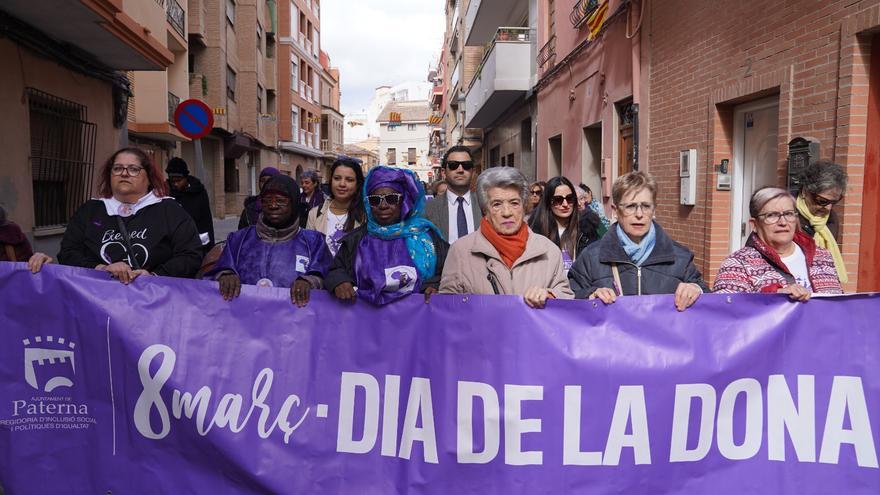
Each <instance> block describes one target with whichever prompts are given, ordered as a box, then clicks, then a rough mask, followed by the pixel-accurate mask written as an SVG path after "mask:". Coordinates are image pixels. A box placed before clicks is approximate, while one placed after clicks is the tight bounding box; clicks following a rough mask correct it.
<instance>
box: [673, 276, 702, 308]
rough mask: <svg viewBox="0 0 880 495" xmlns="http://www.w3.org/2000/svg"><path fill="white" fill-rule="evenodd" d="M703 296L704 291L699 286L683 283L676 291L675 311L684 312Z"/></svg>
mask: <svg viewBox="0 0 880 495" xmlns="http://www.w3.org/2000/svg"><path fill="white" fill-rule="evenodd" d="M701 295H703V289H701V288H700V286H699V285H697V284H688V283H685V282H682V283H680V284H678V288H676V289H675V309H677V310H679V311H684V310H686V309H688V308H689V307H691V306H693V305H694V303H695V302H697V299H699V298H700V296H701Z"/></svg>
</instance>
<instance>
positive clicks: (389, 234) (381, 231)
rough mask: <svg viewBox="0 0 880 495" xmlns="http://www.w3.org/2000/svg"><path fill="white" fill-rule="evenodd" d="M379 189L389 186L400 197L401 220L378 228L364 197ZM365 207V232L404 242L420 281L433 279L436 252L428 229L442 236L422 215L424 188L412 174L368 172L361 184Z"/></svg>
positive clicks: (385, 169)
mask: <svg viewBox="0 0 880 495" xmlns="http://www.w3.org/2000/svg"><path fill="white" fill-rule="evenodd" d="M380 187H390V188H392V189H394V190H395V191H398V192H399V193H401V194H403V199H402V201H401V205H400V219H401V221H400V222H398V223H395V224H391V225H384V226H383V225H379V224H378V223H376V220H375V219H374V218H373V212H372V208H370V207H369V205H368V203H367V196H368V195H369V194H370V193H371V192H372V191H375V190H376V189H378V188H380ZM363 194H364V204H365V205H367V208H366V210H367V232H368V233H369V235H372V236H375V237H378V238H380V239H384V240H394V239H404V240H406V248H407V251H408V252H409V255H410V258H412V261H413V263H414V264H415V267H416V270H417V271H418V272H419V275H420V276H421V278H422V279H423V280H425V279H428V278H431V277H432V276H434V270H435V269H436V268H437V253H436V252H435V251H434V241H433V239H432V238H431V230H433V231H434V232H436V233H437V236H438V237H440V238H441V239H442V238H443V235H442V234H440V231H439V230H438V229H437V227H435V226H434V224H433V223H431V222H429V221H428V220H427V219H425V217H424V216H423V214H424V211H425V189H424V188H423V187H422V183H421V182H419V179H418V177H416V174H415V172H413V171H411V170H406V169H402V168H394V167H386V166H378V167H373V168H372V169H370V172H369V173H368V174H367V178H366V180H365V181H364V190H363Z"/></svg>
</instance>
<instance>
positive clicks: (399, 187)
mask: <svg viewBox="0 0 880 495" xmlns="http://www.w3.org/2000/svg"><path fill="white" fill-rule="evenodd" d="M370 172H371V173H370V174H369V176H368V177H367V183H366V191H367V194H372V193H373V191H375V190H376V189H379V188H380V187H390V188H391V189H394V190H395V191H397V192H399V193H400V194H403V202H401V204H400V219H401V220H405V219H406V217H407V216H409V213H410V211H412V208H413V205H414V204H415V203H416V200H417V199H418V198H419V197H420V196H421V195H423V194H424V192H423V191H422V190H420V188H419V187H417V186H416V184H417V183H416V181H415V180H414V179H413V178H412V177H411V176H410V175H409V174H406V173H404V172H403V170H401V169H394V168H390V167H381V168H380V167H376V168H374V169H373V170H371V171H370ZM366 203H367V202H366V198H365V199H364V204H366Z"/></svg>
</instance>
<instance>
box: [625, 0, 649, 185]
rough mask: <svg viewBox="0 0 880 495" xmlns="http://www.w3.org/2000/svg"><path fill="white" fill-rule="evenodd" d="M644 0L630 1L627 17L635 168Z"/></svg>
mask: <svg viewBox="0 0 880 495" xmlns="http://www.w3.org/2000/svg"><path fill="white" fill-rule="evenodd" d="M643 2H647V0H641V1H639V2H630V4H629V9H630V10H629V12H628V13H627V17H626V37H627V38H628V39H629V40H630V50H631V57H630V59H631V61H632V92H633V170H639V103H640V100H641V79H642V53H641V44H642V35H641V27H642V12H643V8H644V5H643Z"/></svg>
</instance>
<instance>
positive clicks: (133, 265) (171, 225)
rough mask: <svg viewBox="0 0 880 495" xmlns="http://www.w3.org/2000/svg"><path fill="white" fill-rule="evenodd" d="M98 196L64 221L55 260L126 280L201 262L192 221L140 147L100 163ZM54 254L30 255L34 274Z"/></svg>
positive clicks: (189, 270) (181, 271) (186, 273)
mask: <svg viewBox="0 0 880 495" xmlns="http://www.w3.org/2000/svg"><path fill="white" fill-rule="evenodd" d="M100 177H101V183H100V185H99V193H100V194H101V198H100V199H92V200H89V201H87V202H86V203H85V204H83V205H82V206H80V208H79V209H78V210H77V211H76V213H74V215H73V218H71V219H70V222H68V224H67V230H66V231H65V232H64V238H63V239H62V240H61V251H60V252H59V253H58V262H59V263H61V264H62V265H69V266H79V267H83V268H94V269H96V270H102V271H106V272H107V273H109V274H110V276H111V277H113V278H115V279H117V280H119V281H120V282H122V283H123V284H128V283H130V282H131V281H133V280H134V279H136V278H137V277H139V276H141V275H164V276H169V277H186V278H189V277H192V276H193V275H195V273H196V271H198V269H199V265H200V264H201V261H202V243H201V241H200V240H199V233H198V230H197V229H196V224H195V222H193V219H192V218H191V217H190V216H189V214H187V213H186V211H184V209H183V208H182V207H181V206H180V204H178V203H177V201H175V200H174V199H173V198H170V197H166V196H165V193H166V187H167V186H166V182H165V178H164V177H163V176H162V170H161V169H160V168H159V167H156V166H155V165H154V164H153V162H152V161H151V160H150V157H149V156H147V154H146V153H144V152H143V151H141V150H140V149H138V148H123V149H121V150H119V151H117V152H116V153H113V155H112V156H111V157H110V158H109V159H108V160H107V162H106V163H104V166H103V168H102V169H101V172H100ZM49 262H52V258H50V257H49V256H47V255H46V254H43V253H36V254H34V255H33V256H32V257H31V259H30V261H29V263H28V264H29V266H30V268H31V271H32V272H34V273H37V272H38V271H40V267H41V266H42V265H43V264H44V263H49Z"/></svg>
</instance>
